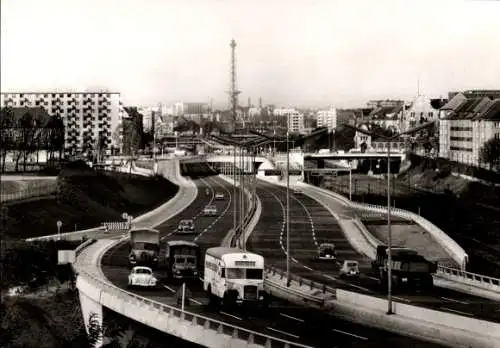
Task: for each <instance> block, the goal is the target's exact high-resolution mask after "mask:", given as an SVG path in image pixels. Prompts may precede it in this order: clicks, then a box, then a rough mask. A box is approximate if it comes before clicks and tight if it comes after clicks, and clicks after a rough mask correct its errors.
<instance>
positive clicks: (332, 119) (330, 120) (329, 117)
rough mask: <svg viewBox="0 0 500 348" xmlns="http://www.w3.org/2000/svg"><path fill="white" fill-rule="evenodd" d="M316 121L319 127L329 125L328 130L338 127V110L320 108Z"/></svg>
mask: <svg viewBox="0 0 500 348" xmlns="http://www.w3.org/2000/svg"><path fill="white" fill-rule="evenodd" d="M316 122H317V126H318V127H327V128H328V132H331V131H332V130H334V129H335V128H336V127H337V110H336V109H335V108H330V110H319V111H318V113H317V114H316Z"/></svg>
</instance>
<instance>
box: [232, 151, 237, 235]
mask: <svg viewBox="0 0 500 348" xmlns="http://www.w3.org/2000/svg"><path fill="white" fill-rule="evenodd" d="M233 159H234V161H233V197H235V198H236V145H233ZM236 209H237V203H236V199H234V201H233V231H236V221H237V220H236V214H237V211H236Z"/></svg>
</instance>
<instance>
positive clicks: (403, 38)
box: [1, 0, 500, 107]
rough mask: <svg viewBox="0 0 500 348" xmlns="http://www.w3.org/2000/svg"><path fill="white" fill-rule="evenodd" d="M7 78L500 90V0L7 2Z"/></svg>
mask: <svg viewBox="0 0 500 348" xmlns="http://www.w3.org/2000/svg"><path fill="white" fill-rule="evenodd" d="M1 7H2V8H1V16H2V18H1V30H2V32H1V35H2V37H1V84H2V85H1V86H2V91H7V90H40V89H43V90H50V89H56V88H57V89H72V90H84V89H87V88H94V87H95V88H107V89H110V90H114V91H119V92H121V93H122V97H123V100H124V102H125V103H126V104H127V105H148V104H151V105H156V104H157V103H159V102H163V103H168V102H172V101H175V100H183V101H186V102H189V101H193V102H194V101H208V100H209V98H213V99H214V104H216V105H217V106H225V105H227V103H228V102H227V95H226V94H225V91H227V90H228V88H229V72H230V47H229V42H230V40H231V38H234V39H235V40H236V41H237V44H238V46H237V49H236V54H237V73H238V85H239V89H240V90H241V91H242V94H241V97H240V103H241V104H245V105H246V103H247V98H248V97H251V98H252V103H257V102H258V98H259V97H262V99H263V102H264V103H273V104H277V105H296V106H312V107H316V106H325V105H334V106H338V107H345V106H356V105H359V106H361V105H362V104H363V103H364V102H365V101H366V100H368V99H372V98H396V97H403V98H411V97H413V96H414V95H416V94H417V80H418V77H419V76H420V85H421V92H422V94H425V95H429V96H433V97H434V96H437V97H439V96H440V95H443V96H446V94H447V92H448V91H449V90H456V89H458V90H460V89H472V88H497V89H500V20H499V18H500V1H460V0H453V1H441V0H434V1H427V0H415V1H404V0H399V1H389V0H387V1H386V0H376V1H374V0H366V1H361V0H360V1H355V0H345V1H335V0H324V1H320V0H316V1H315V0H301V1H293V0H283V1H278V0H273V1H271V0H248V1H243V0H242V1H239V0H227V1H222V0H221V1H216V0H198V1H195V0H178V1H170V0H82V1H80V0H2V1H1Z"/></svg>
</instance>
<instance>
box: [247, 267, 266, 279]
mask: <svg viewBox="0 0 500 348" xmlns="http://www.w3.org/2000/svg"><path fill="white" fill-rule="evenodd" d="M263 275H264V272H263V271H262V269H258V268H247V279H263V278H264V277H263Z"/></svg>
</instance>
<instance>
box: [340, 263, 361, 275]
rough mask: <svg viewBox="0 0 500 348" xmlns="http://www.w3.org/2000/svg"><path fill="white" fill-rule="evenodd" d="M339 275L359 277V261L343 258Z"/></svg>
mask: <svg viewBox="0 0 500 348" xmlns="http://www.w3.org/2000/svg"><path fill="white" fill-rule="evenodd" d="M340 276H341V277H359V263H358V261H354V260H345V261H344V263H343V265H342V267H341V268H340Z"/></svg>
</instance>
